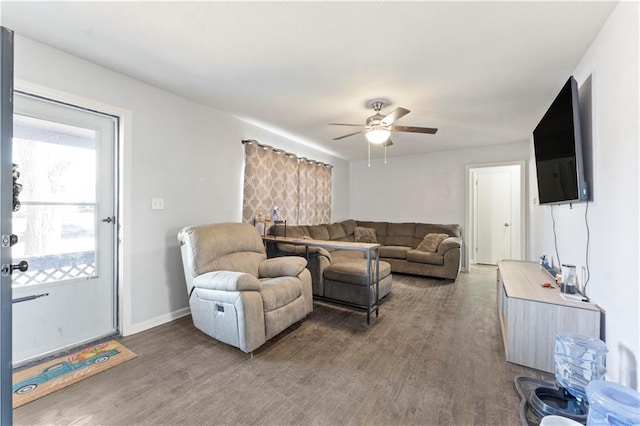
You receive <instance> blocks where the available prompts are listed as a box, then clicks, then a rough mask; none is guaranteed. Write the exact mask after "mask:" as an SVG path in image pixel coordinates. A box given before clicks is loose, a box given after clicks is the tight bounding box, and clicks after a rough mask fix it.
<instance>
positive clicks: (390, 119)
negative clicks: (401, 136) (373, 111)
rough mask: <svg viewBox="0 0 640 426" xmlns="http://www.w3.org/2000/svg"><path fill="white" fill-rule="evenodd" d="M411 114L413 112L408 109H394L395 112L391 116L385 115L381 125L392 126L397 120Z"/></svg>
mask: <svg viewBox="0 0 640 426" xmlns="http://www.w3.org/2000/svg"><path fill="white" fill-rule="evenodd" d="M410 112H411V111H409V110H408V109H406V108H402V107H398V108H396V109H394V110H393V111H391V112H390V113H389V114H387V115H385V117H384V118H383V119H382V120H380V123H382V124H383V125H385V126H390V125H392V124H393V123H394V122H395V121H396V120H398V119H400V118H402V117H404V116H405V115H407V114H409V113H410Z"/></svg>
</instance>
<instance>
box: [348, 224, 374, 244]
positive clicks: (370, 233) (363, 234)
mask: <svg viewBox="0 0 640 426" xmlns="http://www.w3.org/2000/svg"><path fill="white" fill-rule="evenodd" d="M353 236H354V239H355V240H356V242H358V243H377V242H378V239H377V238H376V230H375V229H373V228H365V227H364V226H356V228H355V229H354V230H353Z"/></svg>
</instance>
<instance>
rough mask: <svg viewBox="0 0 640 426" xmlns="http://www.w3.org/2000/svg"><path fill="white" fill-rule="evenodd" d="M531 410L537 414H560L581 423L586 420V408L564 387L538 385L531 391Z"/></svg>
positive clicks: (541, 415) (542, 415)
mask: <svg viewBox="0 0 640 426" xmlns="http://www.w3.org/2000/svg"><path fill="white" fill-rule="evenodd" d="M529 403H530V404H531V410H532V411H533V412H534V413H535V414H536V416H538V418H544V417H546V416H562V417H566V418H569V419H571V420H575V421H577V422H580V423H582V424H584V423H586V421H587V409H586V408H585V407H584V405H583V404H582V403H580V401H578V400H577V399H576V398H575V397H573V396H572V395H570V394H568V393H567V392H565V391H564V389H558V388H549V387H543V386H540V387H538V388H536V389H534V390H533V391H532V392H531V397H530V401H529Z"/></svg>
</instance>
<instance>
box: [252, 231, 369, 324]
mask: <svg viewBox="0 0 640 426" xmlns="http://www.w3.org/2000/svg"><path fill="white" fill-rule="evenodd" d="M262 240H263V241H264V242H265V243H267V242H274V243H284V244H292V245H296V246H304V247H305V249H306V251H305V254H306V256H307V258H308V257H309V247H322V248H325V249H327V248H330V249H340V250H354V251H362V252H364V253H365V254H366V255H367V304H366V305H354V304H351V303H348V304H347V303H345V302H342V301H340V300H334V299H330V298H326V297H321V296H314V299H317V300H323V301H327V302H333V303H339V304H343V305H345V304H347V305H348V306H354V307H357V308H362V309H365V310H366V311H367V324H371V313H372V312H374V311H375V313H376V317H378V305H379V294H380V244H377V243H373V244H372V243H355V242H349V241H326V240H312V239H309V238H292V237H276V236H273V235H266V236H263V237H262ZM372 260H373V262H372ZM372 263H373V265H374V268H373V269H374V270H372V267H371V265H372ZM373 274H375V280H373V282H375V286H376V297H375V300H374V301H372V300H371V283H372V277H373V276H374V275H373Z"/></svg>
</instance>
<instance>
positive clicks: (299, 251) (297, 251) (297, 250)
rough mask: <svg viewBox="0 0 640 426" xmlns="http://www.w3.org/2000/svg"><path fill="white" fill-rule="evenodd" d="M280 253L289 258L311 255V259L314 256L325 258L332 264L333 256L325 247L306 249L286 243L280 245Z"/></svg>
mask: <svg viewBox="0 0 640 426" xmlns="http://www.w3.org/2000/svg"><path fill="white" fill-rule="evenodd" d="M278 252H279V253H280V254H284V255H287V256H291V255H296V256H305V255H309V257H313V256H324V257H326V258H327V259H329V262H331V254H329V252H328V251H327V249H325V248H324V247H308V248H307V247H305V246H298V245H293V244H286V243H278Z"/></svg>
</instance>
